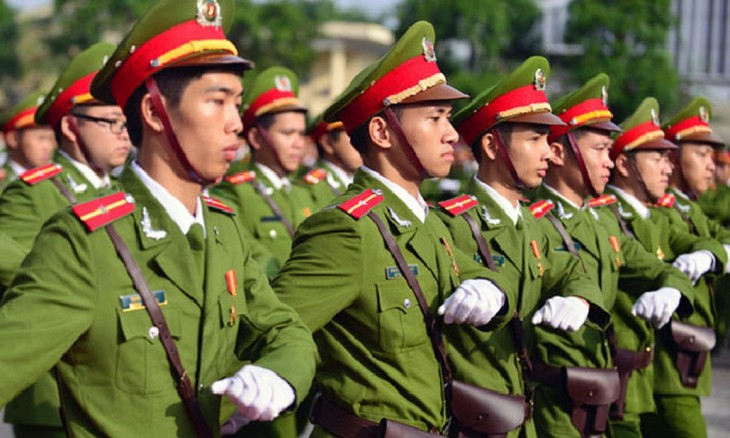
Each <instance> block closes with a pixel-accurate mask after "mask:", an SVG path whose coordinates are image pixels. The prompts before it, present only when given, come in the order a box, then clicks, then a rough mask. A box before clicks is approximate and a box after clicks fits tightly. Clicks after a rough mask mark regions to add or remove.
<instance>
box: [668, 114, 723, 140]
mask: <svg viewBox="0 0 730 438" xmlns="http://www.w3.org/2000/svg"><path fill="white" fill-rule="evenodd" d="M664 134H665V135H666V138H667V140H670V141H681V140H684V139H685V138H686V137H687V136H688V135H692V134H712V128H710V125H708V124H707V122H705V121H704V120H702V118H701V117H700V116H692V117H689V118H687V119H684V120H682V121H681V122H678V123H675V124H674V125H672V126H670V127H668V128H667V129H665V130H664Z"/></svg>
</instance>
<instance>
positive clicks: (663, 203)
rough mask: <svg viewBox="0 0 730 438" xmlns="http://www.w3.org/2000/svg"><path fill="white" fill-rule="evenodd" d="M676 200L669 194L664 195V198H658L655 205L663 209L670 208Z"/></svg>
mask: <svg viewBox="0 0 730 438" xmlns="http://www.w3.org/2000/svg"><path fill="white" fill-rule="evenodd" d="M676 200H677V197H676V196H674V195H673V194H671V193H665V194H664V196H662V197H661V198H659V200H658V201H656V205H657V206H659V207H665V208H672V206H674V202H675V201H676Z"/></svg>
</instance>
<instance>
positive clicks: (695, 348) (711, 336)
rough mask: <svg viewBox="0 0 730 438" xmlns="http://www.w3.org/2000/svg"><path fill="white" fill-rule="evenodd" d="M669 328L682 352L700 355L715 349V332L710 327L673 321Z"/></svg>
mask: <svg viewBox="0 0 730 438" xmlns="http://www.w3.org/2000/svg"><path fill="white" fill-rule="evenodd" d="M669 328H670V330H671V332H672V339H674V343H675V344H677V347H678V348H679V349H680V350H684V351H692V352H696V353H699V352H703V351H710V350H712V349H713V348H714V347H715V341H716V338H715V331H714V330H713V329H712V328H710V327H700V326H696V325H692V324H687V323H684V322H679V321H672V322H671V324H670V326H669Z"/></svg>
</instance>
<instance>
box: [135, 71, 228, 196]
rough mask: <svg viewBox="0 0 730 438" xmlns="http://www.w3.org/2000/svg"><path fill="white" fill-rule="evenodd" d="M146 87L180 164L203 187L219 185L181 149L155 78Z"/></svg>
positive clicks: (146, 81) (148, 80)
mask: <svg viewBox="0 0 730 438" xmlns="http://www.w3.org/2000/svg"><path fill="white" fill-rule="evenodd" d="M145 85H146V86H147V91H148V92H149V93H150V98H151V99H152V108H154V110H155V112H156V113H157V116H158V117H159V118H160V122H161V123H162V129H163V131H164V132H165V137H167V142H168V143H169V144H170V147H172V150H173V151H174V152H175V155H177V159H178V161H180V164H182V166H183V167H184V168H185V171H186V172H187V173H188V176H189V177H190V179H192V180H193V181H194V182H196V183H198V184H200V185H202V186H209V185H212V184H215V183H217V182H218V181H217V180H212V179H205V178H203V177H202V176H201V175H200V173H198V171H197V170H195V168H194V167H193V165H192V164H190V161H189V160H188V157H187V156H186V155H185V152H183V150H182V147H180V142H179V141H178V140H177V136H176V135H175V131H174V130H173V129H172V124H171V123H170V118H169V117H168V115H167V111H165V105H164V104H163V103H162V95H161V93H160V89H159V88H158V87H157V82H155V79H154V78H153V77H149V78H147V79H146V80H145Z"/></svg>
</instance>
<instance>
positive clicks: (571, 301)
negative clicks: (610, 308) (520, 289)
mask: <svg viewBox="0 0 730 438" xmlns="http://www.w3.org/2000/svg"><path fill="white" fill-rule="evenodd" d="M589 309H590V304H588V302H587V301H586V300H584V299H582V298H578V297H552V298H550V299H548V300H547V301H546V302H545V304H544V305H543V306H542V307H540V308H539V309H538V310H537V312H535V314H534V315H533V316H532V323H533V324H535V325H537V324H547V325H549V326H550V327H552V328H556V329H559V330H567V331H570V332H574V331H576V330H578V329H579V328H580V327H581V326H582V325H583V323H584V322H586V318H588V310H589Z"/></svg>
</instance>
